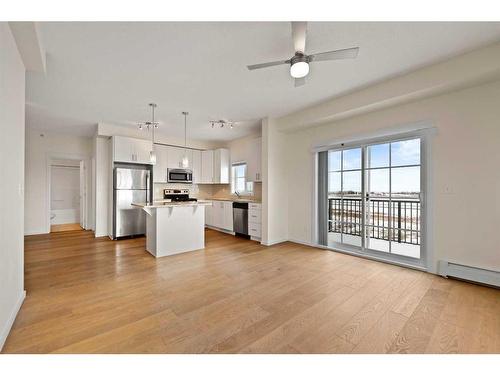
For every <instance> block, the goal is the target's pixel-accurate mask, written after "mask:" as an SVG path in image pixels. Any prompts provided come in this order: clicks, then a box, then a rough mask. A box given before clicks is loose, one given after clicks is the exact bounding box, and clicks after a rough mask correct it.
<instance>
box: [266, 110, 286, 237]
mask: <svg viewBox="0 0 500 375" xmlns="http://www.w3.org/2000/svg"><path fill="white" fill-rule="evenodd" d="M276 125H277V124H276V122H275V121H274V120H273V119H268V118H266V119H264V120H263V121H262V243H264V244H266V245H272V244H274V243H278V242H283V241H286V240H287V239H288V237H289V235H288V220H289V217H288V204H287V203H288V194H289V184H288V180H287V176H288V170H289V167H288V160H287V159H288V155H287V145H286V137H285V134H284V133H281V132H279V131H278V130H277V127H276Z"/></svg>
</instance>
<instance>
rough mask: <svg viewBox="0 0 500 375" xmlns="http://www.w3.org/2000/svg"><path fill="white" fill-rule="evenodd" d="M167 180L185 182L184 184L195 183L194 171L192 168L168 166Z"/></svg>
mask: <svg viewBox="0 0 500 375" xmlns="http://www.w3.org/2000/svg"><path fill="white" fill-rule="evenodd" d="M167 176H168V178H167V181H168V182H170V183H172V182H174V183H179V182H180V183H184V184H192V183H193V171H192V170H191V169H175V168H168V169H167Z"/></svg>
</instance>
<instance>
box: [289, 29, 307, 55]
mask: <svg viewBox="0 0 500 375" xmlns="http://www.w3.org/2000/svg"><path fill="white" fill-rule="evenodd" d="M306 34H307V22H292V38H293V47H294V48H295V52H301V53H305V51H306Z"/></svg>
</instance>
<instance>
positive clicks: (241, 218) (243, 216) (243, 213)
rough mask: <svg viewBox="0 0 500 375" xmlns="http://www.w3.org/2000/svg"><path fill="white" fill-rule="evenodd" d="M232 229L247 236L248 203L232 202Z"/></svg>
mask: <svg viewBox="0 0 500 375" xmlns="http://www.w3.org/2000/svg"><path fill="white" fill-rule="evenodd" d="M233 230H234V233H236V234H242V235H245V236H248V203H246V202H233Z"/></svg>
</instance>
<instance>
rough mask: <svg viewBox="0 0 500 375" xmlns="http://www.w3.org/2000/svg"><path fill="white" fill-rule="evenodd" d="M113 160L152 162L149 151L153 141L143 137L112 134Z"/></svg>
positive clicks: (140, 162)
mask: <svg viewBox="0 0 500 375" xmlns="http://www.w3.org/2000/svg"><path fill="white" fill-rule="evenodd" d="M112 144H113V161H115V162H123V163H139V164H152V163H151V157H150V152H151V150H152V149H153V143H152V142H151V141H148V140H145V139H137V138H129V137H120V136H114V137H113V140H112Z"/></svg>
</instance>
